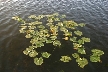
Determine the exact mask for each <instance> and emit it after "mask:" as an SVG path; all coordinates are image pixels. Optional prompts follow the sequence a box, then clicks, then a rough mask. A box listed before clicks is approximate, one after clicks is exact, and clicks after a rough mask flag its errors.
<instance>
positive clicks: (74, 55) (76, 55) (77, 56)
mask: <svg viewBox="0 0 108 72" xmlns="http://www.w3.org/2000/svg"><path fill="white" fill-rule="evenodd" d="M72 56H73V57H74V58H79V57H80V56H79V54H78V53H74V54H72Z"/></svg>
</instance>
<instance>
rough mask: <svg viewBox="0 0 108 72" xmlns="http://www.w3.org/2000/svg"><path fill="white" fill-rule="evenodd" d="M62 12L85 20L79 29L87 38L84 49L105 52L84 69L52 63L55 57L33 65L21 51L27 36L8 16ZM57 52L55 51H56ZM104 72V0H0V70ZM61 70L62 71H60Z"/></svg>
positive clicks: (107, 42)
mask: <svg viewBox="0 0 108 72" xmlns="http://www.w3.org/2000/svg"><path fill="white" fill-rule="evenodd" d="M55 12H58V13H60V14H66V15H67V20H74V21H76V22H78V23H80V22H83V23H86V27H84V28H81V29H80V30H81V31H83V33H84V35H85V36H86V37H90V38H91V43H89V44H87V45H86V47H87V51H88V52H89V51H90V49H92V48H98V49H101V50H103V51H104V52H105V54H104V56H103V57H102V58H101V59H102V61H103V62H102V63H89V65H87V66H86V67H85V68H84V69H81V68H79V67H78V66H77V64H76V63H75V61H72V62H71V63H67V64H64V63H61V62H55V61H54V60H55V59H57V58H58V56H54V58H52V59H50V60H46V63H44V64H43V65H42V66H36V65H35V64H34V63H33V59H32V58H29V57H28V56H25V55H24V54H23V53H22V51H23V50H24V49H25V48H26V47H28V46H29V45H30V44H29V39H26V38H25V37H24V35H23V34H20V33H19V31H18V30H19V27H18V26H19V23H18V22H17V21H14V20H12V19H11V17H12V16H16V15H18V16H20V17H22V18H24V19H27V18H26V17H27V16H28V15H31V14H51V13H55ZM56 52H58V53H60V52H59V51H56ZM61 70H64V71H65V72H108V0H0V72H60V71H61ZM61 72H62V71H61Z"/></svg>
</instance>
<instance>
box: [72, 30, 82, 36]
mask: <svg viewBox="0 0 108 72" xmlns="http://www.w3.org/2000/svg"><path fill="white" fill-rule="evenodd" d="M74 33H75V34H76V35H78V36H81V35H82V32H81V31H79V30H77V31H74Z"/></svg>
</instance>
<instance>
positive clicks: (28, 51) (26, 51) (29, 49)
mask: <svg viewBox="0 0 108 72" xmlns="http://www.w3.org/2000/svg"><path fill="white" fill-rule="evenodd" d="M32 50H33V49H32V48H30V47H29V48H26V50H24V51H23V53H24V54H25V55H28V54H29V53H30V52H31V51H32Z"/></svg>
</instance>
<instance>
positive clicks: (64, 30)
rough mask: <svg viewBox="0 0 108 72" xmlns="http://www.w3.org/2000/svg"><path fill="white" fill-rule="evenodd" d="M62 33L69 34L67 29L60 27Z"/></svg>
mask: <svg viewBox="0 0 108 72" xmlns="http://www.w3.org/2000/svg"><path fill="white" fill-rule="evenodd" d="M60 31H63V32H68V30H67V29H66V28H65V27H60Z"/></svg>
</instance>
